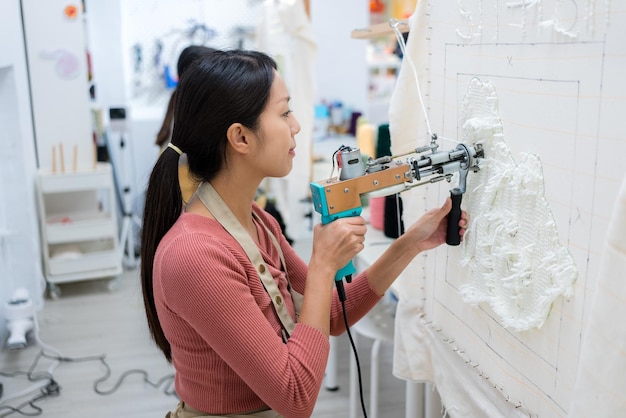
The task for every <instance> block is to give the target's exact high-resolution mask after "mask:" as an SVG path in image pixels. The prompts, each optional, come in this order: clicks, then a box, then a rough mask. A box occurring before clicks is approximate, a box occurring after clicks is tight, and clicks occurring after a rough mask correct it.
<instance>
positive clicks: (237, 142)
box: [226, 123, 250, 154]
mask: <svg viewBox="0 0 626 418" xmlns="http://www.w3.org/2000/svg"><path fill="white" fill-rule="evenodd" d="M226 137H227V138H228V142H229V143H230V145H231V147H233V149H234V150H235V151H237V152H240V153H243V154H246V153H248V148H249V146H250V130H249V129H248V128H246V127H245V126H243V125H242V124H241V123H233V124H232V125H230V126H229V127H228V130H227V131H226Z"/></svg>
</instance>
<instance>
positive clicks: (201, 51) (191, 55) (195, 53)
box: [155, 45, 215, 147]
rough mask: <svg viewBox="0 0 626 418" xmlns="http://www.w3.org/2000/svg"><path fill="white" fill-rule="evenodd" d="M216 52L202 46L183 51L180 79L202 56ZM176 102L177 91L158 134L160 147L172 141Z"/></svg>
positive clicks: (192, 46) (179, 65)
mask: <svg viewBox="0 0 626 418" xmlns="http://www.w3.org/2000/svg"><path fill="white" fill-rule="evenodd" d="M213 51H215V49H214V48H209V47H208V46H202V45H190V46H188V47H186V48H185V49H183V50H182V51H181V53H180V55H179V56H178V62H177V63H176V71H177V74H178V78H179V79H180V77H182V75H183V74H184V73H185V71H187V68H189V66H190V65H191V63H192V62H193V61H194V60H195V59H196V58H198V57H199V56H201V55H205V54H208V53H211V52H213ZM175 101H176V89H174V91H173V92H172V94H171V95H170V100H169V101H168V102H167V110H166V111H165V117H164V118H163V122H162V123H161V127H160V128H159V132H157V137H156V141H155V143H156V144H157V145H158V146H159V147H163V146H165V145H167V143H168V142H169V140H170V136H171V134H172V123H173V122H174V102H175Z"/></svg>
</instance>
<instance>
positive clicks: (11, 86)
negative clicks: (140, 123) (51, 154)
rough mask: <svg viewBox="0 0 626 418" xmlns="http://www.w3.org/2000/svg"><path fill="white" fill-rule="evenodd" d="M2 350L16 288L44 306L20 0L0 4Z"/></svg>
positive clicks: (0, 310)
mask: <svg viewBox="0 0 626 418" xmlns="http://www.w3.org/2000/svg"><path fill="white" fill-rule="evenodd" d="M0 16H1V24H0V127H1V128H0V149H1V150H2V151H1V152H0V175H1V176H2V177H1V179H2V181H0V304H1V305H0V306H1V309H0V341H1V343H0V346H1V345H2V344H3V343H4V336H5V327H4V304H5V302H6V301H7V299H8V298H9V297H10V296H11V295H12V294H13V291H14V290H15V288H17V287H22V286H23V287H26V288H28V289H29V291H30V293H31V298H32V299H33V301H34V302H35V303H36V304H37V305H38V306H40V305H41V302H42V294H43V288H42V284H43V282H42V274H41V265H40V262H39V261H40V246H39V235H38V228H37V215H36V206H35V173H36V165H37V163H36V154H35V146H34V137H33V129H32V124H31V111H30V99H29V87H28V79H27V68H26V57H25V54H24V39H23V36H22V26H21V17H20V2H19V0H3V1H0Z"/></svg>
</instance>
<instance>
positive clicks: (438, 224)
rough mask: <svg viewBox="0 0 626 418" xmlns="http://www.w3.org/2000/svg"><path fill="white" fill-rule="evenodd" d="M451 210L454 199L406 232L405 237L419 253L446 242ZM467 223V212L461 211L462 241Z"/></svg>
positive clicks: (421, 219) (448, 199)
mask: <svg viewBox="0 0 626 418" xmlns="http://www.w3.org/2000/svg"><path fill="white" fill-rule="evenodd" d="M451 209H452V199H450V198H447V199H446V201H445V202H444V204H443V206H441V207H440V208H438V209H431V210H429V211H428V212H426V213H425V214H424V215H422V217H421V218H419V219H418V220H417V222H415V223H414V224H413V225H411V227H410V228H409V229H408V230H407V231H406V233H405V235H407V237H409V238H410V240H411V242H412V243H414V245H416V246H417V250H418V251H419V252H422V251H426V250H430V249H432V248H435V247H438V246H440V245H441V244H443V243H444V242H446V231H447V229H448V213H449V212H450V210H451ZM467 223H468V222H467V212H465V211H461V219H460V220H459V227H460V229H459V235H460V236H461V240H462V239H463V235H464V234H465V229H466V228H467Z"/></svg>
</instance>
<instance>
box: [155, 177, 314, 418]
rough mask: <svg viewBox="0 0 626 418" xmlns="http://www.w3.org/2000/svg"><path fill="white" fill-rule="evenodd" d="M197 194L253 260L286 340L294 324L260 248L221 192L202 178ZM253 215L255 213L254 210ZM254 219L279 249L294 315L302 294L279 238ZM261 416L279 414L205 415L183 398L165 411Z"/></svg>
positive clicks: (179, 415)
mask: <svg viewBox="0 0 626 418" xmlns="http://www.w3.org/2000/svg"><path fill="white" fill-rule="evenodd" d="M196 194H197V196H198V198H199V199H200V201H201V202H202V203H203V204H204V206H206V208H207V209H208V210H209V212H211V214H212V215H213V217H214V218H215V220H217V221H218V222H219V223H220V224H221V225H222V226H223V227H224V229H226V230H227V231H228V233H229V234H230V235H231V236H232V237H233V238H235V239H236V240H237V242H238V243H239V245H241V247H242V248H243V249H244V251H245V252H246V254H247V256H248V258H249V259H250V261H251V262H252V264H253V265H254V266H255V267H256V271H257V273H258V275H259V278H260V279H261V283H263V287H264V288H265V290H266V291H267V293H268V294H269V296H270V298H271V299H272V304H273V305H274V309H275V310H276V313H277V314H278V318H279V319H280V322H281V323H282V325H283V340H284V341H285V342H286V341H287V339H288V338H289V336H290V335H291V333H292V332H293V329H294V327H295V324H294V321H293V318H292V317H291V315H289V311H288V310H287V307H286V306H285V303H284V302H283V297H282V295H281V293H280V290H279V289H278V286H277V285H276V282H275V281H274V277H272V275H271V273H270V271H269V269H268V268H267V266H266V265H265V261H264V260H263V257H262V256H261V253H260V252H259V249H258V247H257V246H256V244H255V242H254V241H253V240H252V237H250V235H249V234H248V233H247V232H246V230H245V229H244V228H243V226H242V225H241V224H240V223H239V221H238V220H237V218H236V217H235V215H234V214H233V213H232V212H231V210H230V209H229V208H228V206H227V205H226V204H225V203H224V201H223V200H222V198H221V197H220V195H219V194H218V193H217V192H216V191H215V189H214V188H213V186H211V184H210V183H208V182H203V183H202V184H201V185H200V187H198V190H197V191H196ZM253 215H254V214H253ZM254 217H255V219H256V220H257V222H259V224H261V225H262V226H263V228H265V231H266V232H267V234H268V236H269V237H270V239H271V241H272V244H273V245H274V247H276V249H277V250H278V254H279V255H280V261H281V264H282V267H283V271H284V272H285V277H286V278H287V286H288V289H289V292H290V293H291V297H292V299H293V303H294V306H295V310H296V318H297V316H298V314H299V312H300V309H301V307H302V301H303V299H304V297H303V296H302V295H301V294H300V293H298V292H296V291H295V290H293V288H292V287H291V283H290V282H289V275H288V274H287V266H286V264H285V257H284V254H283V251H282V250H281V248H280V245H279V243H278V240H277V239H276V237H275V236H274V234H272V232H271V231H270V230H269V228H268V227H267V226H265V224H264V223H263V221H261V219H260V218H259V217H258V216H256V215H254ZM220 416H222V417H223V416H226V417H235V418H236V417H250V416H252V417H263V418H280V417H281V415H279V414H278V413H276V412H274V411H272V410H265V411H257V412H251V413H247V414H235V415H206V414H205V413H204V412H201V411H198V410H195V409H193V408H191V407H189V406H188V405H185V403H184V402H182V401H181V402H179V404H178V407H177V408H176V410H175V411H174V412H168V414H167V415H166V418H210V417H220Z"/></svg>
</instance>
